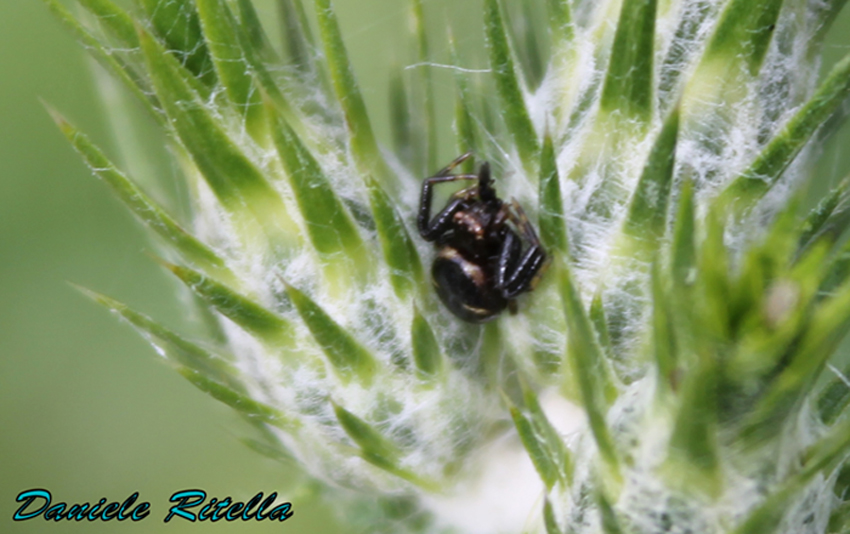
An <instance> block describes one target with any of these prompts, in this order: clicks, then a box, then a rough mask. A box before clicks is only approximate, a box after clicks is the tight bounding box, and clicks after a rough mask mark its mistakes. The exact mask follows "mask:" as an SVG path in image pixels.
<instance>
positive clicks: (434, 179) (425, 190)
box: [416, 152, 479, 241]
mask: <svg viewBox="0 0 850 534" xmlns="http://www.w3.org/2000/svg"><path fill="white" fill-rule="evenodd" d="M470 156H472V152H467V153H466V154H462V155H460V156H459V157H457V158H456V159H455V160H454V161H452V162H451V163H449V164H448V165H446V167H445V168H443V169H441V170H439V171H438V172H437V174H435V175H434V176H431V177H430V178H426V179H425V180H424V181H423V182H422V193H421V194H420V196H419V214H418V216H417V217H416V223H417V226H418V228H419V235H421V236H422V237H423V238H424V239H425V240H426V241H433V240H435V239H437V238H438V237H439V236H440V234H442V233H443V232H444V231H445V230H446V228H447V227H448V225H449V222H450V221H451V217H452V215H454V213H455V212H456V211H457V210H458V209H459V208H460V206H461V203H462V199H460V198H455V199H454V200H452V201H451V202H450V203H449V205H448V206H446V207H445V208H444V209H443V211H441V212H440V213H439V214H438V215H437V216H436V217H435V218H434V220H431V202H432V199H433V196H434V191H433V187H434V184H439V183H444V182H454V181H457V180H478V179H479V177H478V175H475V174H450V173H451V172H452V170H453V169H454V168H455V167H457V166H458V165H460V164H461V163H463V162H464V161H466V160H467V159H468V158H469V157H470Z"/></svg>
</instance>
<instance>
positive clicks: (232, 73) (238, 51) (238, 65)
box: [195, 0, 263, 138]
mask: <svg viewBox="0 0 850 534" xmlns="http://www.w3.org/2000/svg"><path fill="white" fill-rule="evenodd" d="M195 5H196V6H197V11H198V16H199V18H200V21H201V26H202V28H203V32H204V33H203V35H204V39H205V41H206V44H207V48H209V51H210V57H211V59H212V62H213V66H214V67H215V70H216V73H217V74H218V79H219V80H220V82H221V85H223V86H224V89H225V90H226V91H227V96H228V97H229V98H230V101H231V102H233V104H234V106H236V109H237V110H238V111H239V114H240V115H242V116H243V117H244V119H245V124H246V125H247V127H248V130H249V131H251V132H252V135H254V136H255V138H257V133H256V131H257V128H258V122H259V121H261V120H262V118H263V109H262V102H261V101H260V95H259V93H258V92H257V90H256V89H255V88H254V82H253V79H252V77H251V71H250V69H249V65H248V62H247V58H246V57H245V54H244V53H243V51H242V47H241V46H239V38H238V37H237V31H238V30H237V27H236V25H235V22H236V21H235V18H234V17H233V14H232V13H231V11H230V8H229V7H228V6H227V3H226V0H195Z"/></svg>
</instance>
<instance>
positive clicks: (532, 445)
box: [510, 406, 560, 490]
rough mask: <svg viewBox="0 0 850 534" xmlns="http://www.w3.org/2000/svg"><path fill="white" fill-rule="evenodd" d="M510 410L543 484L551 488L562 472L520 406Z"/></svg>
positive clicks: (548, 488)
mask: <svg viewBox="0 0 850 534" xmlns="http://www.w3.org/2000/svg"><path fill="white" fill-rule="evenodd" d="M510 412H511V418H512V419H513V421H514V426H515V427H516V430H517V434H519V438H520V440H522V445H523V447H525V450H526V452H527V453H528V456H529V458H531V463H533V464H534V468H535V469H537V474H539V475H540V478H541V479H542V480H543V484H545V485H546V489H547V490H551V489H552V487H553V486H554V485H555V482H557V481H558V479H559V478H560V473H558V469H557V468H556V467H555V464H554V462H552V459H551V458H550V456H549V454H548V453H549V451H548V450H547V449H546V445H545V444H544V443H541V441H540V440H539V439H538V436H537V435H536V433H535V432H534V427H533V426H532V425H531V422H530V421H529V420H528V419H527V418H526V417H525V416H524V415H522V413H521V412H520V411H519V408H517V407H516V406H511V407H510Z"/></svg>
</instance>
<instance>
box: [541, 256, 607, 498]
mask: <svg viewBox="0 0 850 534" xmlns="http://www.w3.org/2000/svg"><path fill="white" fill-rule="evenodd" d="M557 270H558V271H559V272H560V280H559V284H560V288H559V290H560V294H561V301H562V304H563V307H564V315H565V316H566V318H567V329H568V337H567V361H568V362H569V365H570V366H571V368H572V373H573V374H574V376H575V377H576V379H577V382H578V386H579V389H580V393H581V399H582V404H583V406H584V409H585V411H586V412H587V417H588V420H589V421H590V430H591V432H592V433H593V437H594V439H595V440H596V445H597V447H598V448H599V454H600V456H601V457H602V459H603V460H604V461H605V463H606V464H607V467H608V471H609V473H610V474H611V476H612V477H613V478H614V482H615V483H619V482H620V481H621V475H620V468H619V458H618V457H617V452H616V450H615V448H614V442H613V440H612V439H611V434H610V431H609V430H608V426H607V424H606V422H605V413H606V412H607V411H608V406H609V405H610V403H611V401H613V399H614V398H616V395H617V390H616V387H615V386H614V384H613V382H612V378H611V371H610V370H609V369H608V362H607V361H606V360H605V358H604V355H603V352H602V349H601V348H600V347H599V344H598V343H597V341H596V336H595V334H594V331H593V327H592V326H591V322H590V319H589V318H588V317H587V314H586V312H585V309H584V304H583V303H582V302H581V297H580V295H579V293H578V291H577V290H576V288H575V286H574V285H573V281H572V278H571V276H570V273H569V270H568V268H567V266H566V264H564V263H563V262H562V261H559V265H557Z"/></svg>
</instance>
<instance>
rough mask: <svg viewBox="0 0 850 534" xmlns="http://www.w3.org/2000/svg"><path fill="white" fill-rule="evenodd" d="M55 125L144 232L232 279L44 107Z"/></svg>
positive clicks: (205, 250)
mask: <svg viewBox="0 0 850 534" xmlns="http://www.w3.org/2000/svg"><path fill="white" fill-rule="evenodd" d="M47 111H48V112H49V113H50V115H51V116H52V117H53V120H54V121H55V122H56V125H57V126H59V129H60V130H61V131H62V133H63V134H65V137H67V138H68V141H70V142H71V145H73V147H74V148H75V149H76V151H77V152H78V153H79V154H80V155H81V156H82V157H83V159H84V160H85V161H86V164H88V166H89V168H90V169H91V170H92V172H93V173H94V174H95V175H96V176H97V177H98V178H100V179H101V180H103V181H104V182H106V184H107V185H109V187H110V188H111V189H112V191H113V192H114V193H115V195H116V196H117V197H118V198H119V199H120V200H121V201H122V202H123V203H124V204H125V205H126V206H127V207H128V208H130V211H132V212H133V214H134V215H136V217H138V218H139V219H140V220H141V221H142V222H143V223H144V224H145V225H146V226H147V227H148V228H150V229H151V230H153V231H154V232H156V233H157V234H159V235H160V236H161V237H162V238H163V239H165V240H166V242H168V243H169V244H170V245H171V246H173V247H174V248H175V249H176V250H177V251H179V252H180V254H182V255H183V257H185V258H186V259H187V260H189V261H192V262H195V263H197V264H198V265H200V266H201V267H203V268H204V269H208V270H210V271H211V272H216V273H218V274H220V275H222V276H232V274H231V273H230V271H229V270H228V269H227V267H226V266H225V263H224V260H223V259H221V258H220V257H219V256H218V255H217V254H216V253H215V252H213V251H212V250H211V249H210V248H209V247H207V246H206V245H205V244H203V243H202V242H201V241H199V240H198V239H196V238H195V237H194V236H192V235H191V234H189V233H188V232H187V231H186V230H184V229H183V228H181V227H180V225H179V224H177V222H176V221H175V220H174V219H173V218H172V217H171V216H170V215H168V214H167V213H166V212H165V210H163V209H162V207H160V206H159V205H158V204H157V203H156V202H154V201H153V200H152V199H151V198H150V197H148V196H147V195H146V194H145V193H144V192H143V191H142V190H141V189H140V188H139V187H138V186H137V185H136V184H135V183H134V182H133V181H132V180H131V179H130V178H128V177H127V176H126V175H124V174H123V173H122V172H121V171H119V170H118V169H117V168H116V167H115V165H114V164H113V163H112V162H111V161H109V160H108V159H107V158H106V156H105V155H104V154H103V152H101V151H100V149H98V148H97V146H95V145H94V144H93V143H92V142H91V140H90V139H89V138H88V137H87V136H86V135H85V134H83V133H82V132H80V131H79V130H77V129H76V128H75V127H74V126H72V125H71V124H70V123H69V122H68V121H66V120H65V118H64V117H62V116H61V115H60V114H59V113H57V112H56V111H54V110H53V109H51V108H50V107H47Z"/></svg>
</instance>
